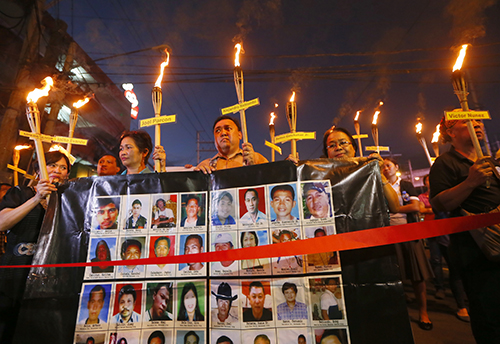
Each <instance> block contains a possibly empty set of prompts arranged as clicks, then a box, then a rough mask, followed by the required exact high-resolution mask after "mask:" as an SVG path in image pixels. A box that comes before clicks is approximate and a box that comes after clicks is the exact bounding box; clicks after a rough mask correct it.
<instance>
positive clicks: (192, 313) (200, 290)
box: [176, 280, 207, 327]
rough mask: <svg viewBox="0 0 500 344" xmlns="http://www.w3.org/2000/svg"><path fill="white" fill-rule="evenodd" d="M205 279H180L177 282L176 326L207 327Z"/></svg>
mask: <svg viewBox="0 0 500 344" xmlns="http://www.w3.org/2000/svg"><path fill="white" fill-rule="evenodd" d="M205 291H206V283H205V281H195V280H193V281H179V282H178V283H177V317H176V320H177V323H176V326H179V325H180V326H184V327H205V320H206V318H205V310H206V307H205V306H206V300H207V298H206V295H205Z"/></svg>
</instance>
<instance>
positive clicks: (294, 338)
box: [277, 327, 315, 344]
mask: <svg viewBox="0 0 500 344" xmlns="http://www.w3.org/2000/svg"><path fill="white" fill-rule="evenodd" d="M277 332H278V343H291V344H311V343H314V342H313V340H312V337H311V330H310V327H299V328H279V327H278V331H277ZM314 344H315V343H314Z"/></svg>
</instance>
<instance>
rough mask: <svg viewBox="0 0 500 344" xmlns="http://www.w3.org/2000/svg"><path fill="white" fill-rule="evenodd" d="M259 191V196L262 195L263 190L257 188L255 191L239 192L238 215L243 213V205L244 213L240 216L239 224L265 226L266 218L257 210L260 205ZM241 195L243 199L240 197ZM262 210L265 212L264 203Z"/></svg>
mask: <svg viewBox="0 0 500 344" xmlns="http://www.w3.org/2000/svg"><path fill="white" fill-rule="evenodd" d="M259 191H260V193H261V194H263V193H264V188H263V187H261V188H257V189H246V190H245V189H242V190H239V192H240V200H242V201H243V202H241V201H240V214H241V213H243V211H242V209H241V208H243V205H242V204H241V203H243V204H244V207H245V210H246V212H245V213H244V214H243V215H242V216H241V218H240V223H242V224H256V223H259V224H266V223H267V216H266V214H264V213H263V212H262V211H261V210H259V205H260V196H259ZM241 195H243V197H241ZM262 209H263V210H265V202H264V203H262Z"/></svg>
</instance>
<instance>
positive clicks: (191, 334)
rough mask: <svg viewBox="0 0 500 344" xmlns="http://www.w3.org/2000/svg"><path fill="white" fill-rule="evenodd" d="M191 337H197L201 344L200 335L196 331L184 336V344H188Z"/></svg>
mask: <svg viewBox="0 0 500 344" xmlns="http://www.w3.org/2000/svg"><path fill="white" fill-rule="evenodd" d="M189 336H195V337H196V341H197V342H200V336H198V335H197V334H196V332H194V331H189V332H188V333H186V334H185V335H184V344H186V340H187V338H188V337H189Z"/></svg>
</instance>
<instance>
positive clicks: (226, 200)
mask: <svg viewBox="0 0 500 344" xmlns="http://www.w3.org/2000/svg"><path fill="white" fill-rule="evenodd" d="M237 203H238V198H237V197H236V189H227V190H219V191H212V192H210V209H211V210H210V223H211V225H212V230H219V229H236V208H237Z"/></svg>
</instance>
